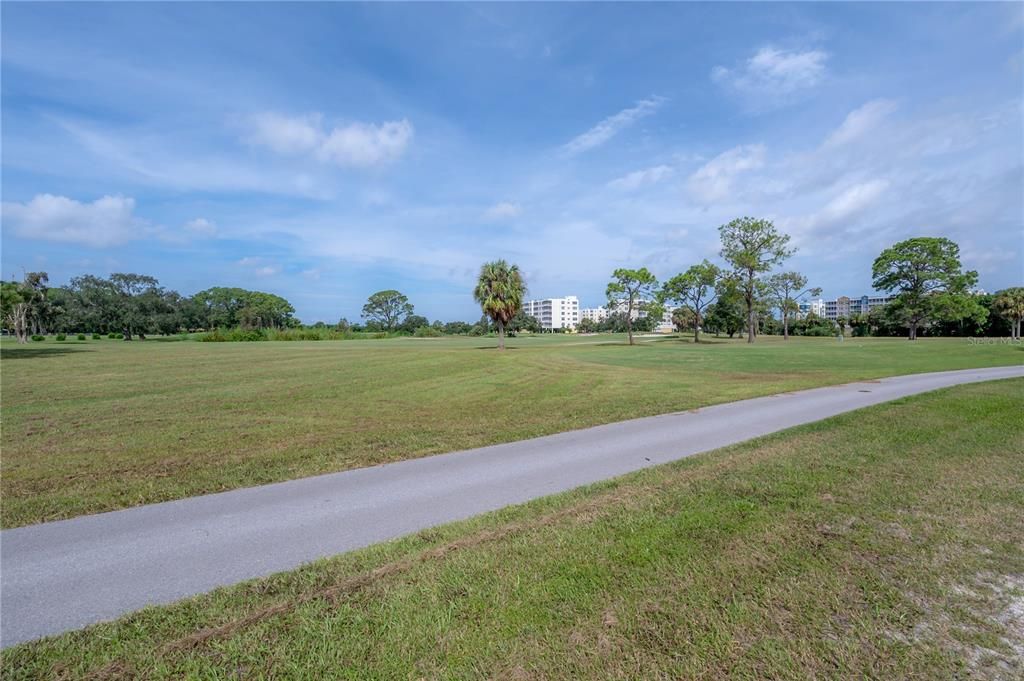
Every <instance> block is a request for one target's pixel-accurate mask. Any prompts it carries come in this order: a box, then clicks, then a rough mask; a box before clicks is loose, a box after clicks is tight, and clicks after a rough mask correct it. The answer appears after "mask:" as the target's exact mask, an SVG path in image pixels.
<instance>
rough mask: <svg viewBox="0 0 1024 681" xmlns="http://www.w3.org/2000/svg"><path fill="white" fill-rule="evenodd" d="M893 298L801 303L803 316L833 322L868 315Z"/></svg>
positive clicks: (820, 300)
mask: <svg viewBox="0 0 1024 681" xmlns="http://www.w3.org/2000/svg"><path fill="white" fill-rule="evenodd" d="M893 298H894V296H861V297H860V298H849V297H847V296H839V297H838V298H836V299H835V300H824V299H822V298H818V299H817V300H811V301H808V302H806V303H800V312H801V313H803V314H808V313H813V314H815V315H817V316H819V317H824V318H825V319H831V320H833V321H835V320H836V319H838V318H839V317H843V318H845V319H849V318H850V315H855V314H867V313H868V312H870V311H871V310H874V309H875V308H878V307H882V306H883V305H885V304H886V303H888V302H890V301H891V300H892V299H893Z"/></svg>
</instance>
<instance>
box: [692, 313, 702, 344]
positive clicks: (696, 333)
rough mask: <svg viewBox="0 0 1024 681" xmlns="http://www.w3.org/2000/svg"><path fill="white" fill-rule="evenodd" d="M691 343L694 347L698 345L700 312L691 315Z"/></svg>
mask: <svg viewBox="0 0 1024 681" xmlns="http://www.w3.org/2000/svg"><path fill="white" fill-rule="evenodd" d="M693 342H694V344H695V345H696V344H697V343H700V311H697V312H695V313H694V315H693Z"/></svg>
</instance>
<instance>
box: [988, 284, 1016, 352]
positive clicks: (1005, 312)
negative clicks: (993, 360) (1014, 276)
mask: <svg viewBox="0 0 1024 681" xmlns="http://www.w3.org/2000/svg"><path fill="white" fill-rule="evenodd" d="M992 307H993V308H994V309H995V311H996V313H997V314H998V315H999V316H1000V317H1003V318H1004V319H1006V320H1007V321H1009V322H1010V337H1011V338H1013V339H1015V340H1019V339H1020V333H1021V329H1020V326H1021V321H1022V320H1024V286H1015V287H1013V288H1008V289H1006V290H1004V291H998V292H997V293H996V297H995V300H994V301H993V305H992Z"/></svg>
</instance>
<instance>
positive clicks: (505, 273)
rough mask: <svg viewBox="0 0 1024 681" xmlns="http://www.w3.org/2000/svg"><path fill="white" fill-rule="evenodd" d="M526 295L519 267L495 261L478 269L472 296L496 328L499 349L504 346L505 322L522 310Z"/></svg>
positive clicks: (502, 348) (502, 261)
mask: <svg viewBox="0 0 1024 681" xmlns="http://www.w3.org/2000/svg"><path fill="white" fill-rule="evenodd" d="M525 295H526V284H525V283H524V282H523V277H522V275H521V274H520V273H519V267H518V266H516V265H509V264H508V263H507V262H505V261H504V260H495V261H493V262H487V263H484V264H483V266H482V267H481V268H480V276H479V277H478V278H477V283H476V288H475V289H473V299H474V300H476V302H478V303H480V308H481V309H482V310H483V311H484V315H485V316H486V317H489V318H490V319H492V320H493V321H494V323H495V325H496V326H497V327H498V349H499V350H504V349H505V325H506V324H508V323H509V321H510V320H511V319H512V318H513V317H515V316H516V313H517V312H519V310H520V309H522V307H523V296H525Z"/></svg>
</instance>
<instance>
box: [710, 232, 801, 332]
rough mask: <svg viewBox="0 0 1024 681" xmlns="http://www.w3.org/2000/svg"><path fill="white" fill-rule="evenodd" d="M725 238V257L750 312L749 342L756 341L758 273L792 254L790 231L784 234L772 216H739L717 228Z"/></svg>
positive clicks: (723, 250)
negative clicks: (770, 217)
mask: <svg viewBox="0 0 1024 681" xmlns="http://www.w3.org/2000/svg"><path fill="white" fill-rule="evenodd" d="M718 232H719V234H720V235H721V238H722V257H723V258H725V260H726V262H728V263H729V264H730V265H731V266H732V268H733V270H734V272H735V274H736V278H737V280H738V281H737V286H738V288H739V290H740V292H741V293H742V295H743V301H744V304H745V305H746V312H747V342H748V343H753V342H754V335H755V333H756V305H757V300H758V292H759V288H758V283H759V282H758V275H759V274H761V273H763V272H767V271H769V270H770V269H771V268H772V267H773V266H775V265H777V264H779V263H780V262H782V261H783V260H785V259H786V258H788V257H789V256H791V255H792V254H793V250H791V249H788V248H786V245H787V244H788V243H789V235H788V234H782V233H781V232H779V231H778V230H777V229H775V225H774V224H772V222H771V221H770V220H761V219H757V218H749V217H743V218H737V219H735V220H733V221H732V222H730V223H728V224H726V225H722V226H721V227H719V228H718Z"/></svg>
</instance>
